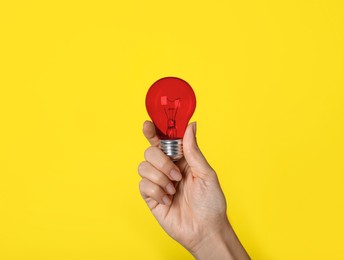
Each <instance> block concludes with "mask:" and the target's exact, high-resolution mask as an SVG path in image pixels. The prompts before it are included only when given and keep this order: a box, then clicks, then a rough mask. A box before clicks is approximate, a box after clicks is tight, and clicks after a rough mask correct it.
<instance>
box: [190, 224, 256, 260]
mask: <svg viewBox="0 0 344 260" xmlns="http://www.w3.org/2000/svg"><path fill="white" fill-rule="evenodd" d="M192 254H193V256H194V257H195V258H196V259H197V260H219V259H221V260H241V259H243V260H247V259H250V257H249V256H248V254H247V253H246V251H245V249H244V248H243V246H242V245H241V243H240V241H239V239H238V238H237V236H236V234H235V232H234V230H233V228H232V226H231V225H230V223H229V221H228V220H227V219H226V221H225V222H224V224H223V226H222V228H221V229H220V230H219V231H218V232H216V233H213V234H209V235H208V236H207V237H205V238H204V239H203V240H202V241H201V242H200V244H199V245H198V247H197V249H196V250H195V251H194V252H192Z"/></svg>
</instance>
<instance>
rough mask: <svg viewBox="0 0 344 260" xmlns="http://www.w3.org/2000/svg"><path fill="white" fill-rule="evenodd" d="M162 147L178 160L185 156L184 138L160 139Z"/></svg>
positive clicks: (173, 159) (168, 154)
mask: <svg viewBox="0 0 344 260" xmlns="http://www.w3.org/2000/svg"><path fill="white" fill-rule="evenodd" d="M160 149H161V150H162V151H163V152H164V153H165V154H166V155H167V156H168V157H170V158H171V160H172V161H174V162H176V161H178V160H179V159H180V158H182V157H183V140H182V139H175V140H160Z"/></svg>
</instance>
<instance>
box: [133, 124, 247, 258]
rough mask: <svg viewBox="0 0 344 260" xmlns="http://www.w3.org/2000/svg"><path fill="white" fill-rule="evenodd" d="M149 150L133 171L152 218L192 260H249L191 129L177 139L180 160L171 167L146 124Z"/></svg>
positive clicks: (213, 174) (218, 186) (219, 188)
mask: <svg viewBox="0 0 344 260" xmlns="http://www.w3.org/2000/svg"><path fill="white" fill-rule="evenodd" d="M143 133H144V135H145V137H146V138H147V140H148V141H149V143H150V144H151V146H150V147H149V148H147V149H146V151H145V153H144V156H145V161H143V162H141V163H140V164H139V167H138V173H139V175H140V176H141V177H142V179H141V181H140V185H139V187H140V192H141V195H142V198H143V199H144V200H145V202H146V203H147V205H148V207H149V209H150V210H151V212H152V214H153V216H154V217H155V218H156V220H157V221H158V222H159V224H160V225H161V227H162V228H163V229H164V230H165V231H166V233H167V234H168V235H170V236H171V237H172V238H173V239H175V240H176V241H177V242H179V243H180V244H181V245H183V246H184V247H185V248H186V249H187V250H188V251H189V252H190V253H191V254H192V255H193V256H194V257H195V258H196V259H198V260H213V259H214V260H215V259H216V260H219V259H221V260H227V259H228V260H229V259H240V260H241V259H243V260H245V259H250V257H249V256H248V254H247V253H246V251H245V249H244V248H243V246H242V245H241V243H240V241H239V239H238V238H237V236H236V235H235V233H234V230H233V228H232V227H231V225H230V223H229V221H228V217H227V213H226V211H227V206H226V199H225V197H224V194H223V192H222V189H221V187H220V184H219V181H218V178H217V175H216V173H215V171H214V170H213V169H212V168H211V166H210V165H209V164H208V162H207V160H206V159H205V157H204V156H203V154H202V152H201V151H200V149H199V147H198V145H197V141H196V123H191V124H190V125H189V126H188V127H187V129H186V132H185V135H184V138H183V152H184V157H183V158H182V159H180V160H179V161H178V162H176V163H173V162H172V161H171V160H170V158H169V157H168V156H166V155H165V154H164V153H163V152H162V151H161V150H160V149H159V142H160V140H159V138H158V137H157V135H156V132H155V127H154V125H153V123H152V122H150V121H146V122H145V123H144V124H143Z"/></svg>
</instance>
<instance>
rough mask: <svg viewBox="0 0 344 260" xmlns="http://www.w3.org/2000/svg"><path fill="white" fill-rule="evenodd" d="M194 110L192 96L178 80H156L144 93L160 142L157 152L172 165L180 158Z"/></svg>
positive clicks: (184, 84) (190, 90) (193, 98)
mask: <svg viewBox="0 0 344 260" xmlns="http://www.w3.org/2000/svg"><path fill="white" fill-rule="evenodd" d="M195 108H196V97H195V93H194V91H193V90H192V88H191V86H190V85H189V84H188V83H187V82H186V81H185V80H182V79H180V78H176V77H166V78H162V79H159V80H158V81H156V82H155V83H154V84H153V85H152V86H151V87H150V88H149V90H148V92H147V96H146V109H147V112H148V115H149V116H150V118H151V119H152V121H153V123H154V125H155V129H156V133H157V136H158V137H159V138H160V148H161V150H162V151H163V152H164V153H165V154H166V155H168V156H169V157H170V158H171V159H172V160H173V161H177V160H179V159H180V158H182V157H183V136H184V133H185V130H186V127H187V126H188V123H189V120H190V118H191V116H192V114H193V113H194V111H195Z"/></svg>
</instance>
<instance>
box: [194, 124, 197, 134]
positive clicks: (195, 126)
mask: <svg viewBox="0 0 344 260" xmlns="http://www.w3.org/2000/svg"><path fill="white" fill-rule="evenodd" d="M196 130H197V122H195V124H194V128H193V131H194V134H195V135H196Z"/></svg>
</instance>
